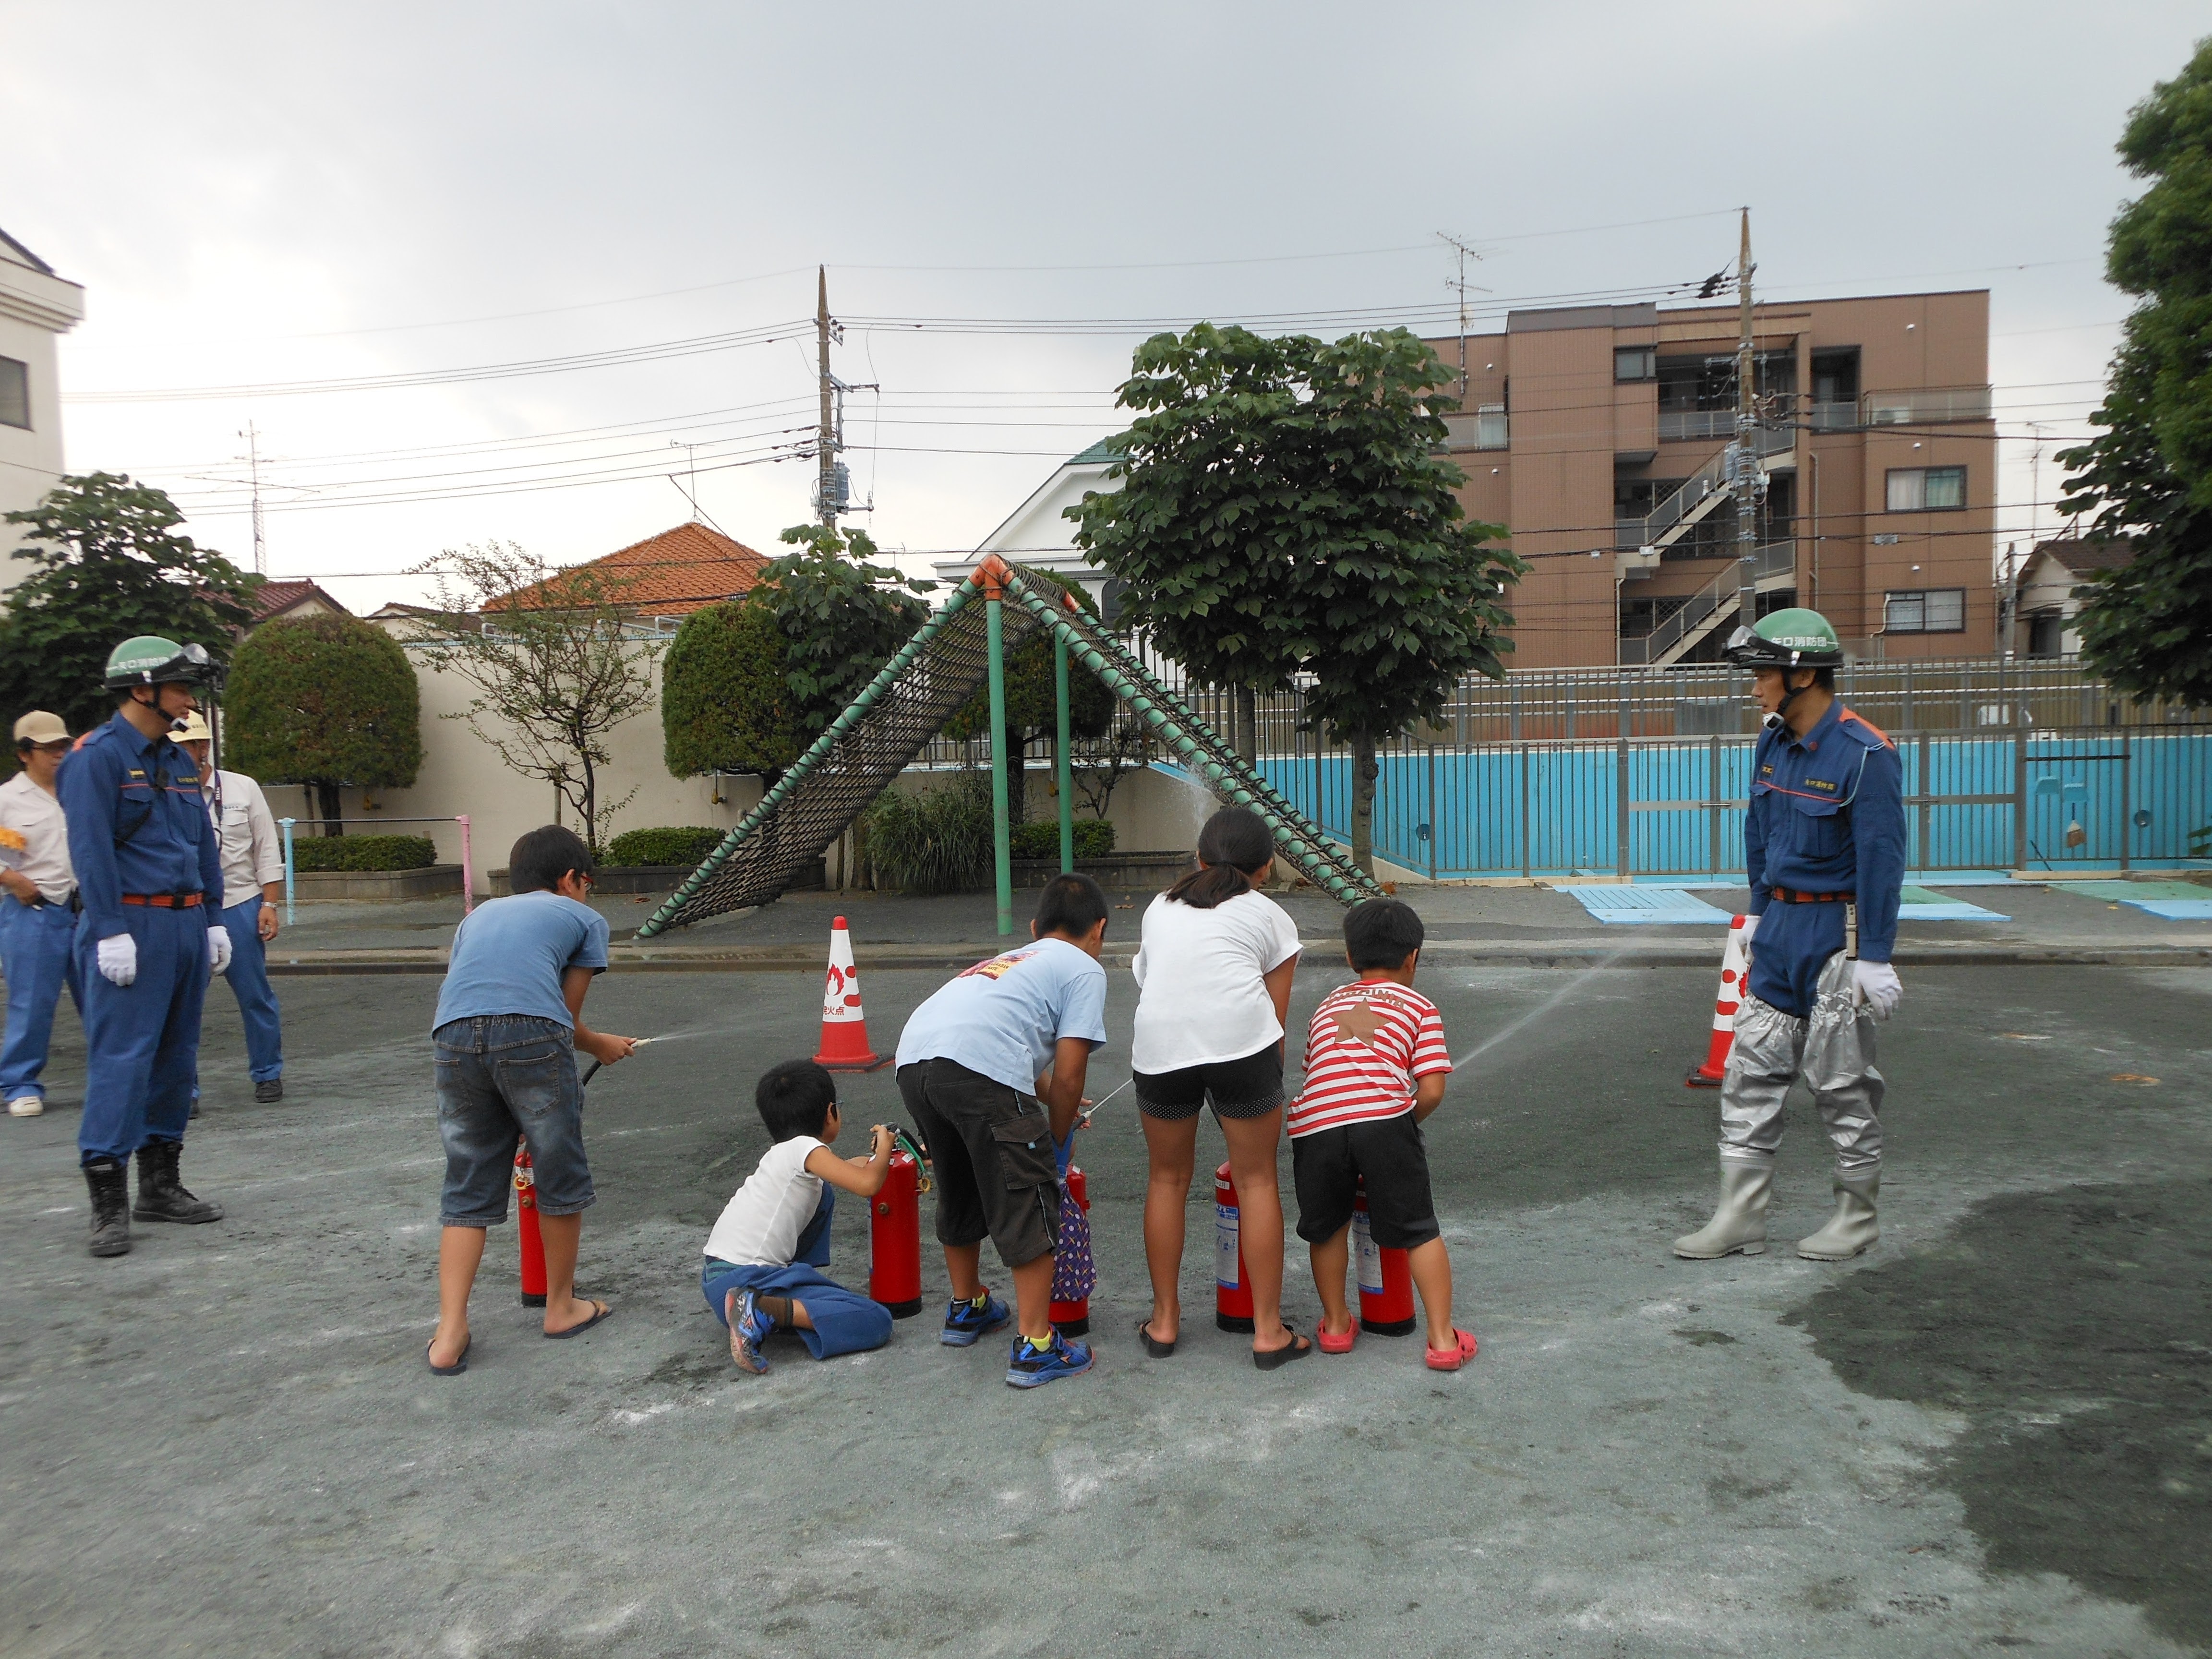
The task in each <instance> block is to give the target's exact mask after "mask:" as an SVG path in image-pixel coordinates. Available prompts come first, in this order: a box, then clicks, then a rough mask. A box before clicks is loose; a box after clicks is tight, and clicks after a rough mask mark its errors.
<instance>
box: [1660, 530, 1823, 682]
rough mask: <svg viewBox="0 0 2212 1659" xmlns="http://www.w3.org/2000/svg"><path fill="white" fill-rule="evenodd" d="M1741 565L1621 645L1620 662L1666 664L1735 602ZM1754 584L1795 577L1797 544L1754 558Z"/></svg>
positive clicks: (1772, 547) (1773, 547)
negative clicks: (1691, 635)
mask: <svg viewBox="0 0 2212 1659" xmlns="http://www.w3.org/2000/svg"><path fill="white" fill-rule="evenodd" d="M1741 563H1742V561H1741V560H1740V559H1738V560H1731V561H1730V562H1729V566H1728V568H1726V569H1724V570H1723V571H1722V572H1721V573H1720V574H1718V575H1717V576H1715V577H1714V578H1713V579H1712V580H1711V581H1709V582H1707V583H1706V584H1705V586H1703V587H1701V588H1699V590H1698V591H1697V592H1695V593H1692V595H1691V596H1690V597H1689V599H1687V600H1686V601H1685V602H1684V603H1683V605H1682V608H1681V609H1680V611H1676V612H1675V613H1674V615H1673V616H1671V617H1668V618H1667V620H1666V621H1664V622H1662V623H1660V624H1659V625H1658V627H1656V628H1655V629H1652V630H1651V631H1650V633H1649V634H1646V635H1643V636H1642V637H1641V638H1640V639H1624V640H1622V641H1620V660H1621V662H1622V663H1623V664H1624V665H1638V664H1649V663H1663V662H1664V660H1665V659H1666V655H1667V653H1668V652H1669V651H1672V650H1674V648H1675V647H1677V646H1679V645H1680V644H1681V643H1682V641H1683V639H1684V638H1685V637H1686V635H1688V634H1689V633H1690V631H1691V630H1692V629H1696V628H1699V627H1702V626H1703V625H1704V624H1705V621H1706V619H1707V618H1708V617H1711V616H1712V615H1713V613H1714V612H1715V611H1719V610H1721V609H1723V607H1725V606H1727V605H1729V604H1731V603H1733V602H1734V601H1735V596H1736V593H1737V591H1738V590H1739V588H1740V587H1741V585H1742V580H1743V574H1742V571H1741V568H1740V567H1741ZM1752 566H1753V581H1754V583H1758V582H1764V581H1769V580H1772V579H1773V578H1775V577H1777V576H1779V575H1783V574H1795V573H1796V568H1797V544H1796V542H1794V541H1782V542H1769V543H1767V544H1766V545H1765V546H1764V547H1762V548H1760V549H1759V550H1758V552H1757V553H1756V554H1754V555H1753V560H1752Z"/></svg>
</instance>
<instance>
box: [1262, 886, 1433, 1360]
mask: <svg viewBox="0 0 2212 1659" xmlns="http://www.w3.org/2000/svg"><path fill="white" fill-rule="evenodd" d="M1423 936H1424V935H1423V929H1422V927H1421V919H1420V917H1419V916H1418V915H1415V914H1414V913H1413V907H1412V906H1411V905H1408V904H1402V903H1401V902H1399V901H1398V900H1396V899H1370V900H1368V901H1367V902H1365V903H1364V904H1360V905H1357V906H1355V907H1354V908H1352V910H1351V911H1350V912H1349V913H1348V914H1347V915H1346V916H1345V918H1344V957H1345V960H1346V962H1347V963H1350V964H1351V966H1352V969H1353V970H1354V971H1355V972H1357V973H1358V975H1359V977H1358V980H1357V981H1354V982H1353V983H1352V984H1350V985H1346V986H1342V987H1339V988H1338V989H1336V990H1334V991H1332V992H1330V993H1329V994H1328V996H1326V997H1324V998H1322V1005H1321V1006H1320V1007H1319V1008H1317V1009H1316V1010H1315V1011H1314V1017H1313V1022H1312V1024H1310V1025H1309V1026H1308V1027H1307V1028H1306V1079H1305V1087H1304V1089H1303V1090H1302V1091H1300V1092H1299V1095H1298V1097H1297V1099H1296V1100H1294V1101H1292V1102H1291V1108H1290V1112H1289V1115H1288V1117H1287V1119H1286V1121H1285V1127H1287V1129H1288V1130H1289V1132H1290V1137H1291V1170H1292V1172H1293V1174H1294V1176H1295V1177H1296V1180H1297V1194H1298V1237H1300V1238H1303V1239H1304V1240H1305V1241H1306V1243H1308V1244H1310V1246H1312V1249H1313V1275H1314V1288H1315V1289H1316V1290H1317V1291H1320V1292H1321V1305H1322V1322H1321V1330H1320V1332H1319V1333H1318V1334H1317V1336H1316V1341H1317V1342H1318V1343H1319V1344H1320V1346H1321V1351H1322V1352H1323V1353H1349V1352H1352V1342H1353V1340H1354V1338H1355V1337H1356V1335H1357V1334H1358V1325H1357V1324H1356V1322H1354V1320H1353V1316H1352V1310H1351V1307H1350V1305H1349V1304H1348V1302H1347V1300H1346V1295H1345V1269H1346V1266H1347V1265H1348V1261H1349V1257H1350V1249H1349V1245H1348V1235H1349V1234H1350V1232H1351V1230H1352V1201H1353V1200H1354V1199H1355V1198H1356V1197H1357V1196H1358V1194H1359V1193H1360V1192H1361V1190H1362V1188H1363V1187H1364V1191H1365V1194H1366V1199H1367V1219H1368V1225H1369V1229H1370V1231H1371V1233H1372V1234H1373V1237H1374V1240H1375V1243H1376V1245H1377V1246H1379V1247H1380V1248H1382V1249H1401V1250H1404V1251H1406V1252H1407V1263H1408V1265H1409V1266H1411V1267H1412V1268H1413V1285H1414V1287H1415V1288H1416V1289H1417V1290H1419V1291H1420V1293H1421V1307H1422V1310H1423V1311H1424V1312H1425V1314H1426V1315H1427V1316H1428V1327H1429V1332H1428V1363H1429V1368H1430V1369H1431V1370H1439V1371H1455V1370H1458V1369H1459V1368H1460V1367H1461V1366H1462V1365H1463V1364H1466V1363H1467V1362H1468V1360H1469V1359H1471V1358H1474V1346H1475V1345H1474V1335H1473V1334H1471V1333H1469V1332H1467V1331H1463V1330H1460V1329H1458V1328H1456V1327H1455V1326H1454V1325H1453V1324H1452V1322H1451V1318H1452V1309H1451V1258H1450V1256H1449V1254H1448V1253H1447V1252H1446V1251H1445V1249H1444V1241H1443V1229H1442V1228H1440V1227H1439V1226H1438V1225H1437V1210H1436V1202H1435V1200H1434V1199H1433V1198H1432V1197H1431V1194H1430V1191H1429V1159H1428V1153H1427V1152H1426V1150H1425V1148H1424V1146H1423V1145H1422V1141H1421V1128H1420V1126H1421V1120H1422V1119H1424V1118H1425V1117H1427V1116H1428V1115H1429V1114H1430V1113H1431V1112H1433V1111H1435V1110H1436V1109H1437V1107H1439V1106H1441V1105H1443V1099H1444V1079H1445V1077H1446V1075H1447V1074H1448V1073H1449V1072H1450V1071H1451V1055H1450V1054H1449V1051H1448V1050H1447V1049H1446V1048H1445V1047H1444V1024H1443V1016H1442V1015H1441V1014H1439V1013H1438V1012H1437V1006H1436V1004H1434V1003H1433V1002H1431V1001H1430V1000H1428V999H1427V998H1426V997H1425V996H1423V995H1421V994H1420V993H1419V992H1418V991H1416V990H1414V989H1413V970H1414V969H1415V968H1416V967H1417V966H1418V965H1419V962H1420V957H1421V941H1422V939H1423Z"/></svg>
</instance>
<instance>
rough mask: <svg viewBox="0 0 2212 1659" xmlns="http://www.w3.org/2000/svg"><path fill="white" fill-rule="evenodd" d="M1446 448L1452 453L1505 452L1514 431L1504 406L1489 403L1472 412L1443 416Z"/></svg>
mask: <svg viewBox="0 0 2212 1659" xmlns="http://www.w3.org/2000/svg"><path fill="white" fill-rule="evenodd" d="M1444 429H1445V433H1446V436H1445V438H1444V448H1445V450H1446V451H1447V452H1448V453H1449V452H1452V451H1457V450H1468V449H1504V448H1506V447H1509V446H1510V442H1511V438H1512V428H1511V423H1510V417H1509V416H1507V415H1506V412H1505V405H1504V404H1484V405H1483V406H1482V407H1481V408H1480V409H1477V410H1474V411H1472V412H1471V413H1468V414H1463V415H1447V416H1444Z"/></svg>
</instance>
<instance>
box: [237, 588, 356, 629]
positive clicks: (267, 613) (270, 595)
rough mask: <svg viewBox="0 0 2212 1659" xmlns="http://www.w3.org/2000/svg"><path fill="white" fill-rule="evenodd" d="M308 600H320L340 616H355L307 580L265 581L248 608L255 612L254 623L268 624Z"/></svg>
mask: <svg viewBox="0 0 2212 1659" xmlns="http://www.w3.org/2000/svg"><path fill="white" fill-rule="evenodd" d="M307 599H320V600H321V601H322V602H323V603H324V604H325V605H328V606H330V608H331V610H333V611H337V613H338V614H339V615H340V616H350V615H352V614H353V613H352V612H351V611H348V610H347V609H346V608H345V606H343V605H340V604H339V603H338V602H337V600H336V599H332V598H331V596H330V595H329V594H327V593H325V592H323V590H322V589H321V588H319V587H318V586H316V585H315V584H314V583H313V582H312V581H305V580H301V581H265V582H264V583H262V584H261V586H258V587H257V588H255V589H254V590H253V599H252V602H251V604H250V605H249V607H248V608H249V609H251V610H252V612H253V620H254V621H256V622H266V621H268V620H269V618H270V617H274V616H276V615H278V614H279V613H280V612H283V611H289V610H290V609H291V608H292V607H293V606H294V605H299V604H301V603H302V602H303V601H305V600H307Z"/></svg>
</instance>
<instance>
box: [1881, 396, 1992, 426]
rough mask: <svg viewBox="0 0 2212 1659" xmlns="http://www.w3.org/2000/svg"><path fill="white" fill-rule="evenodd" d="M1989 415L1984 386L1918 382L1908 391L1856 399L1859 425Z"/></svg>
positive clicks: (1914, 423) (1927, 423)
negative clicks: (1930, 384) (1934, 384)
mask: <svg viewBox="0 0 2212 1659" xmlns="http://www.w3.org/2000/svg"><path fill="white" fill-rule="evenodd" d="M1989 418H1990V388H1989V387H1987V386H1918V387H1915V388H1914V389H1913V390H1911V391H1910V392H1868V393H1867V394H1866V395H1865V396H1864V397H1863V398H1860V399H1859V423H1860V424H1861V425H1862V426H1936V425H1941V424H1942V423H1943V422H1947V421H1986V420H1988V419H1989Z"/></svg>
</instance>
